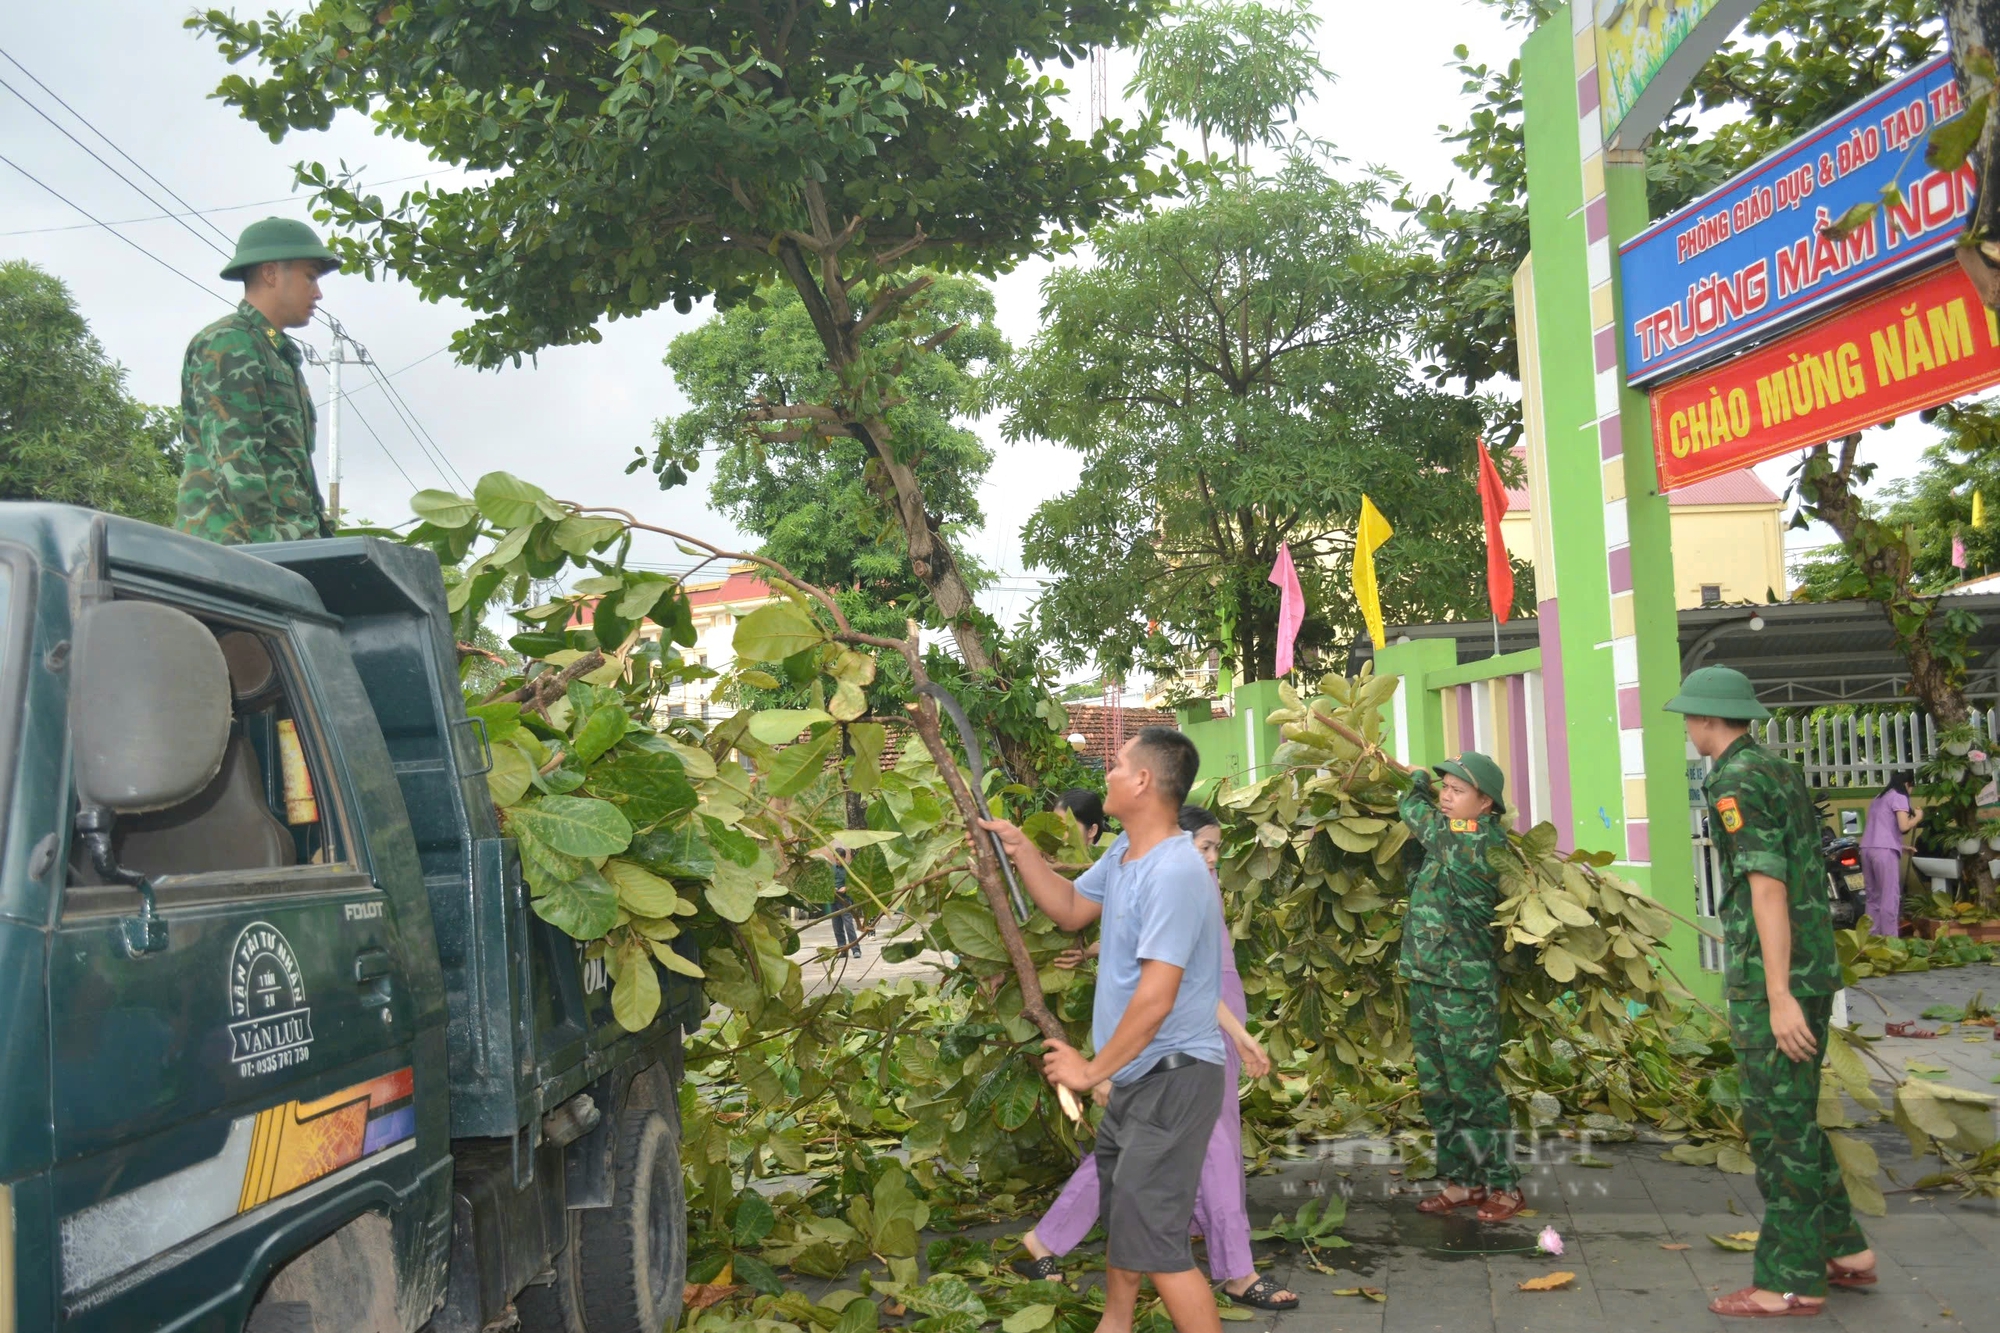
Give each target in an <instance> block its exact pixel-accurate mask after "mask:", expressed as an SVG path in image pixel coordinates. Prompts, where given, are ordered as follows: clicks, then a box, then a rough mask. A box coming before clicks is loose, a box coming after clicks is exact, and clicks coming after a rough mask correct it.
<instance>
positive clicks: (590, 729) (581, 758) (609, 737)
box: [569, 704, 680, 770]
mask: <svg viewBox="0 0 2000 1333" xmlns="http://www.w3.org/2000/svg"><path fill="white" fill-rule="evenodd" d="M629 724H630V719H629V718H627V717H626V715H625V708H624V706H623V705H622V704H600V705H598V706H597V707H596V708H593V709H591V710H590V716H588V717H586V718H585V719H584V720H583V724H582V725H581V726H579V727H578V728H577V729H576V736H575V739H573V740H572V741H571V742H570V746H569V752H570V753H571V754H572V755H574V756H576V761H577V762H578V763H580V764H588V763H590V762H591V761H592V760H594V759H596V758H597V756H599V755H601V754H603V753H604V752H605V751H606V750H608V749H610V748H611V747H612V746H614V745H616V744H618V741H619V738H620V737H622V736H624V734H625V729H626V727H627V726H628V725H629ZM674 767H675V769H676V770H678V769H679V767H680V765H679V764H678V763H677V764H675V765H674Z"/></svg>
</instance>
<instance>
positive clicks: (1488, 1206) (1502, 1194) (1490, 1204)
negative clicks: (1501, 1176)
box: [1479, 1190, 1528, 1222]
mask: <svg viewBox="0 0 2000 1333" xmlns="http://www.w3.org/2000/svg"><path fill="white" fill-rule="evenodd" d="M1527 1206H1528V1198H1527V1196H1526V1195H1525V1194H1522V1193H1521V1191H1519V1190H1500V1191H1499V1192H1497V1193H1489V1194H1488V1195H1487V1196H1486V1203H1485V1205H1484V1206H1483V1207H1481V1208H1480V1210H1479V1220H1480V1221H1482V1222H1505V1221H1506V1220H1507V1219H1508V1218H1510V1217H1512V1216H1513V1215H1514V1214H1516V1213H1518V1212H1520V1211H1521V1210H1522V1209H1523V1208H1526V1207H1527Z"/></svg>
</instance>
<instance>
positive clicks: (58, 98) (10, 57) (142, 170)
mask: <svg viewBox="0 0 2000 1333" xmlns="http://www.w3.org/2000/svg"><path fill="white" fill-rule="evenodd" d="M0 56H5V57H6V58H7V63H8V64H10V65H12V66H13V67H14V68H15V69H18V70H20V71H21V73H23V74H25V75H27V76H28V79H29V81H30V82H32V83H33V84H34V85H35V86H36V87H37V88H40V89H41V90H42V91H43V92H45V93H47V94H48V95H49V96H50V97H51V98H53V99H54V101H55V104H56V105H57V106H59V107H61V108H62V109H63V110H65V111H67V112H69V113H70V115H72V116H74V117H75V118H76V119H77V121H78V123H80V124H81V125H82V126H83V127H84V128H85V129H87V130H89V131H90V132H91V133H92V134H94V135H96V136H97V137H98V138H100V139H102V140H103V141H104V142H105V143H106V144H107V145H109V147H110V149H111V151H112V152H114V153H116V154H118V156H120V157H122V158H124V159H125V160H126V161H127V162H130V163H131V164H132V165H133V166H135V167H137V168H138V169H139V174H141V175H142V176H144V177H145V178H146V179H147V180H149V181H151V182H153V184H155V185H157V186H159V187H160V188H161V189H162V190H165V191H166V192H167V197H168V198H169V199H172V200H173V201H174V202H175V203H177V204H179V205H180V206H181V207H182V208H184V209H187V210H188V211H189V212H190V213H193V214H194V215H195V216H197V217H200V216H201V212H200V210H199V209H197V208H195V206H194V205H193V204H191V203H189V202H188V201H187V200H185V199H183V198H181V197H180V196H179V195H177V194H175V193H174V191H173V187H172V186H170V185H168V184H167V183H166V182H165V181H163V180H161V179H160V178H159V177H158V176H155V175H154V174H153V173H152V172H150V171H148V170H146V165H145V164H144V163H143V162H141V161H139V159H138V158H136V157H133V156H132V155H131V154H130V153H128V152H126V151H125V150H124V149H123V148H120V147H119V146H118V145H117V144H115V143H112V141H111V136H110V135H108V134H106V133H105V132H104V131H103V130H100V129H98V128H97V126H95V125H93V124H91V123H90V119H89V117H87V116H85V115H84V114H83V113H82V112H81V111H78V110H77V109H76V108H75V107H73V106H71V105H70V104H69V103H68V102H65V101H63V99H62V94H61V93H59V92H57V91H56V90H55V89H53V88H51V87H49V85H47V84H46V83H43V82H42V81H41V80H40V79H39V78H37V77H36V76H35V72H34V71H33V70H31V69H29V68H28V67H27V66H26V65H24V64H22V63H21V62H20V61H19V60H17V59H15V58H14V54H13V52H11V51H9V50H7V48H5V47H3V46H0ZM8 91H9V92H13V91H14V90H13V89H11V88H10V89H8ZM14 96H16V97H21V94H20V93H18V92H15V93H14ZM21 100H22V101H24V102H25V101H27V100H28V99H27V98H25V97H22V98H21ZM30 105H32V103H31V104H30ZM36 114H38V115H40V116H41V117H42V118H43V119H44V120H48V119H49V117H48V115H47V113H46V112H43V111H41V109H40V108H39V107H38V108H36ZM49 123H50V124H51V125H54V124H55V122H54V121H53V120H49ZM56 128H57V129H61V128H62V127H61V126H60V125H57V126H56ZM64 132H65V133H67V131H64ZM72 137H73V136H72ZM77 147H79V148H83V145H82V144H80V143H79V144H78V145H77ZM84 151H85V152H87V153H89V152H90V150H89V149H88V148H84ZM90 155H91V156H92V157H97V154H95V153H91V154H90ZM98 160H99V161H100V162H101V161H103V159H102V158H98ZM105 165H106V166H107V167H110V164H109V163H106V164H105ZM111 170H112V171H114V172H115V171H116V168H111ZM126 184H128V185H129V184H131V182H130V181H127V182H126ZM133 188H134V189H138V187H137V186H136V185H135V186H133ZM141 193H144V191H141ZM157 206H158V205H156V207H157ZM163 211H164V209H163ZM202 224H203V225H204V226H206V227H207V228H208V229H209V230H210V231H212V232H214V233H215V234H216V235H217V236H220V237H221V238H222V240H223V243H224V244H225V245H228V244H233V243H232V242H231V241H230V239H229V235H228V233H227V232H225V231H223V230H222V229H221V228H220V227H218V226H216V225H215V224H214V223H213V222H210V221H209V220H208V219H207V218H205V217H203V218H202ZM189 230H190V231H192V230H193V228H189ZM197 234H198V233H197ZM222 253H223V254H225V255H227V254H228V253H229V251H228V250H224V251H223V252H222Z"/></svg>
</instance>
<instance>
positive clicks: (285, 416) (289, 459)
mask: <svg viewBox="0 0 2000 1333" xmlns="http://www.w3.org/2000/svg"><path fill="white" fill-rule="evenodd" d="M339 267H340V261H339V260H338V259H335V258H334V255H333V252H332V251H331V250H328V249H327V248H326V246H324V245H322V244H321V243H320V239H319V237H318V236H316V235H314V234H313V230H312V228H311V227H308V226H306V225H305V224H304V223H303V222H293V221H291V220H290V219H288V218H265V219H264V220H263V221H261V222H253V223H251V224H250V225H249V226H248V227H245V228H244V229H243V235H242V236H241V237H240V238H239V239H238V240H237V242H236V253H235V255H234V256H232V257H231V258H230V260H229V264H228V266H227V267H226V268H224V269H223V270H222V276H223V277H224V278H226V279H228V280H230V281H241V282H242V284H243V299H242V301H240V302H238V303H237V306H236V309H235V310H234V311H232V312H231V313H229V314H227V315H225V316H223V317H222V318H221V319H218V320H216V321H215V323H213V324H211V325H209V326H208V327H207V328H205V329H203V330H202V331H201V332H200V333H197V334H196V335H195V336H194V341H192V342H190V343H189V344H188V349H187V355H186V357H185V358H184V359H183V360H182V362H181V442H182V444H183V446H184V448H185V451H186V455H187V461H186V464H185V466H184V467H183V469H182V472H181V488H180V503H179V513H178V517H177V519H176V522H175V526H176V527H178V528H179V529H180V530H181V531H182V532H187V533H192V534H193V535H195V536H197V537H206V538H207V539H208V540H210V541H213V542H220V543H222V544H223V545H225V546H236V545H239V544H241V543H244V542H282V541H296V540H298V539H299V538H301V537H331V536H332V535H333V525H332V524H331V523H330V522H328V521H327V516H326V508H325V506H324V505H323V504H322V503H321V501H320V495H319V482H318V479H317V478H315V477H314V475H313V462H312V451H313V429H314V424H315V421H316V414H315V413H314V412H313V405H312V396H311V395H310V394H309V393H307V392H306V383H305V375H304V374H303V373H302V372H301V370H300V368H299V364H300V362H301V360H302V359H303V353H302V352H301V351H300V349H299V345H298V344H297V343H296V342H294V341H292V339H291V338H290V337H288V336H287V335H286V334H285V332H284V330H286V329H296V328H299V327H301V326H303V325H304V324H306V323H307V322H308V321H310V320H311V319H312V317H313V310H314V308H315V307H317V306H318V305H319V280H320V277H321V275H323V274H325V273H329V272H331V271H332V270H334V269H336V268H339Z"/></svg>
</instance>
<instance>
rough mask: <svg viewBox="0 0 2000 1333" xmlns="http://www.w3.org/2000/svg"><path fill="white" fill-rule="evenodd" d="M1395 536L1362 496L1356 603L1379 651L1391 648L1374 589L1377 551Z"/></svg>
mask: <svg viewBox="0 0 2000 1333" xmlns="http://www.w3.org/2000/svg"><path fill="white" fill-rule="evenodd" d="M1395 535H1396V530H1395V529H1394V528H1392V527H1390V526H1389V520H1388V519H1386V518H1383V517H1382V511H1381V510H1379V509H1377V508H1376V507H1375V502H1374V501H1373V500H1371V499H1369V498H1368V497H1367V496H1365V495H1364V496H1362V497H1361V522H1360V523H1358V524H1356V525H1355V529H1354V600H1355V601H1356V602H1358V603H1360V605H1361V618H1362V619H1363V620H1365V621H1367V622H1368V637H1369V638H1371V639H1373V640H1374V641H1375V646H1376V647H1377V648H1386V647H1388V646H1389V645H1388V642H1387V635H1386V634H1385V633H1384V632H1383V629H1382V595H1381V593H1379V592H1378V591H1376V588H1375V548H1376V547H1378V546H1380V545H1381V544H1382V543H1383V542H1386V541H1388V540H1389V538H1391V537H1393V536H1395Z"/></svg>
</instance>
